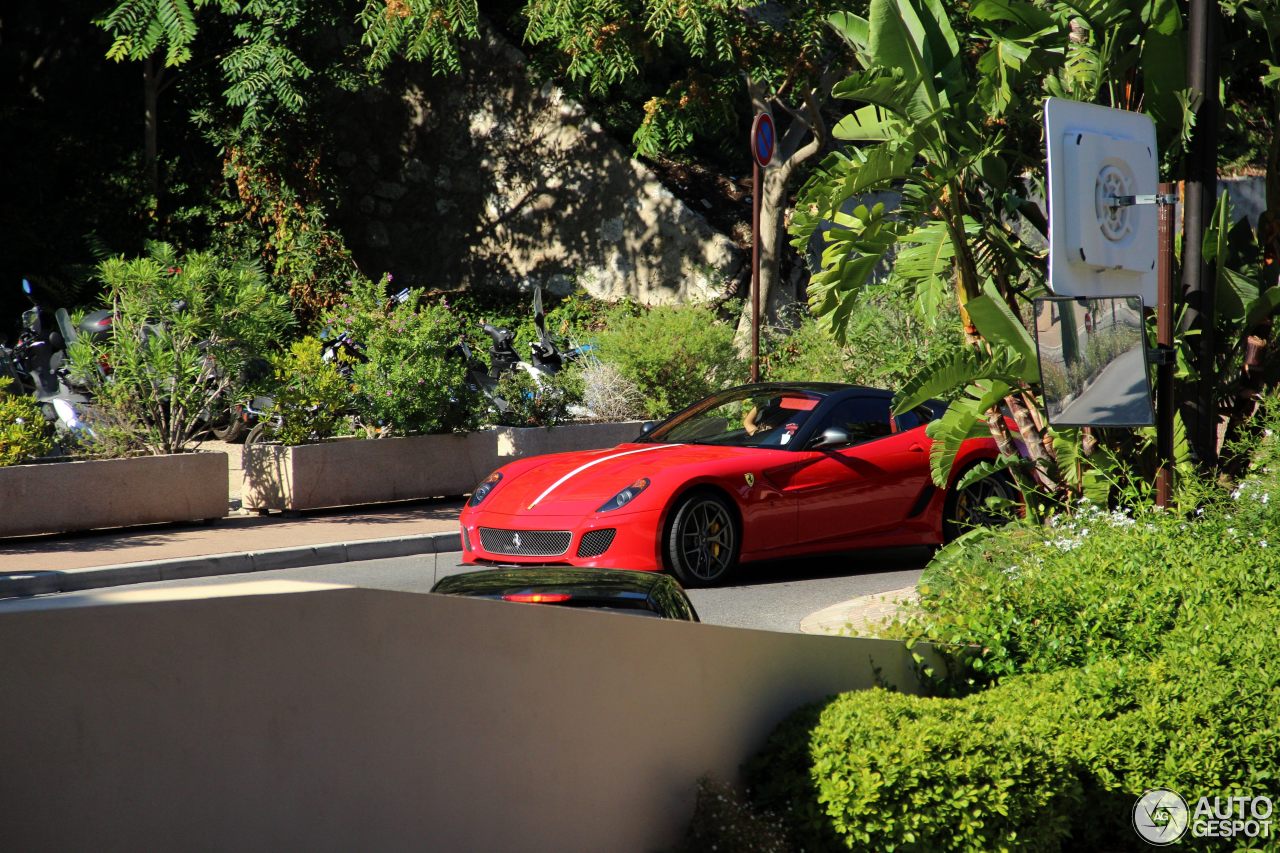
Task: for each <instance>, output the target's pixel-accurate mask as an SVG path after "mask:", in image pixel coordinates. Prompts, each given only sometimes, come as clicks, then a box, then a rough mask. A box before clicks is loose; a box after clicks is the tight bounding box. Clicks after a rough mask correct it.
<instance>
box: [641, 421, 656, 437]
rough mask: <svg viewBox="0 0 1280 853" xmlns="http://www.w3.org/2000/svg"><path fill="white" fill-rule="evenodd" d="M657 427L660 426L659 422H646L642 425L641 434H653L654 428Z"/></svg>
mask: <svg viewBox="0 0 1280 853" xmlns="http://www.w3.org/2000/svg"><path fill="white" fill-rule="evenodd" d="M657 425H658V422H657V421H645V422H644V423H643V424H641V425H640V434H641V435H648V434H649V433H651V432H653V428H654V427H656V426H657Z"/></svg>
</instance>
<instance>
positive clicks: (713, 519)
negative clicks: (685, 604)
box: [666, 492, 741, 587]
mask: <svg viewBox="0 0 1280 853" xmlns="http://www.w3.org/2000/svg"><path fill="white" fill-rule="evenodd" d="M739 539H740V537H739V533H738V522H737V519H736V515H735V514H734V512H733V508H732V507H730V506H729V502H728V501H726V500H725V499H724V498H722V497H720V496H719V495H717V494H714V493H712V492H695V493H694V494H691V495H688V496H687V497H685V498H683V499H682V500H681V501H680V504H679V505H678V506H677V507H676V511H675V514H674V516H673V517H672V521H671V529H670V530H669V531H668V532H667V543H666V546H667V547H666V552H667V562H668V563H669V565H670V566H671V572H672V574H674V575H675V576H676V578H677V579H678V580H679V581H680V583H682V584H684V585H685V586H687V587H697V586H711V585H712V584H716V583H720V582H721V581H723V580H724V578H725V577H726V576H727V575H728V574H729V573H730V572H731V571H732V570H733V567H734V566H735V565H736V564H737V562H738V549H739V547H740V545H741V542H740V541H739Z"/></svg>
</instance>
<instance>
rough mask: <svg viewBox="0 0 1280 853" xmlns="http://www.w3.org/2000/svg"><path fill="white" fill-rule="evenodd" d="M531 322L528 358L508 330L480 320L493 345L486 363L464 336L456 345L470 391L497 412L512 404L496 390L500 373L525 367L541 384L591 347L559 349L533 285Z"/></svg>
mask: <svg viewBox="0 0 1280 853" xmlns="http://www.w3.org/2000/svg"><path fill="white" fill-rule="evenodd" d="M533 324H534V326H535V327H536V328H537V330H538V340H536V341H532V342H530V344H529V350H530V357H529V361H522V360H521V359H520V355H519V354H518V353H517V352H516V349H515V343H514V342H515V335H514V334H513V333H512V332H511V331H509V330H507V329H500V328H495V327H493V326H491V325H489V324H488V323H483V324H481V329H482V330H483V331H484V333H485V334H486V335H488V336H489V339H490V340H491V341H493V345H492V346H491V347H490V348H489V364H488V366H487V367H486V366H485V364H484V362H483V361H481V360H480V359H478V358H476V357H475V355H474V354H473V353H472V351H471V348H470V347H469V346H468V345H467V342H466V341H465V340H463V341H460V342H459V343H458V346H457V350H456V351H457V352H459V353H460V354H461V355H462V357H463V358H464V359H465V360H466V363H467V384H468V386H469V387H470V388H471V390H472V391H478V392H480V393H482V394H484V396H485V397H486V398H487V399H488V400H489V403H490V404H491V405H492V406H493V407H494V408H495V409H497V410H498V411H499V412H506V411H508V410H509V409H510V408H511V405H510V403H509V401H507V400H504V399H502V397H501V396H500V395H499V394H498V382H499V380H501V379H502V377H503V376H505V375H507V374H510V373H515V372H516V371H524V372H525V373H527V374H529V376H530V377H531V378H532V379H533V381H534V383H535V384H536V385H537V386H538V387H541V386H542V385H543V384H544V383H545V382H546V380H547V377H550V376H554V375H555V374H557V373H559V372H560V371H561V370H563V369H564V368H565V367H566V366H567V365H569V364H571V363H573V362H575V361H577V360H578V359H579V358H581V357H583V356H584V355H586V354H587V353H588V352H590V347H585V346H573V347H571V348H569V349H561V348H560V347H559V346H557V345H556V342H555V339H554V338H552V337H551V334H550V333H549V332H547V315H546V312H545V311H544V310H543V308H542V288H541V287H539V286H537V285H535V286H534V289H533Z"/></svg>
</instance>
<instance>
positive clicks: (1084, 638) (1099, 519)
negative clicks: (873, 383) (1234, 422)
mask: <svg viewBox="0 0 1280 853" xmlns="http://www.w3.org/2000/svg"><path fill="white" fill-rule="evenodd" d="M1273 425H1274V424H1273ZM1265 435H1266V436H1267V437H1266V438H1265V439H1264V440H1263V442H1262V445H1261V446H1260V447H1259V448H1257V450H1256V453H1255V456H1254V466H1253V473H1252V474H1251V475H1250V476H1249V477H1248V478H1247V479H1246V480H1245V481H1243V482H1242V483H1240V484H1239V485H1238V486H1237V487H1236V488H1235V489H1234V490H1232V491H1231V493H1230V494H1229V495H1217V496H1211V495H1209V494H1207V493H1195V492H1192V491H1187V492H1184V495H1183V497H1184V498H1187V499H1189V503H1190V504H1191V505H1192V506H1195V505H1196V504H1197V503H1198V504H1199V508H1198V509H1197V510H1195V511H1194V512H1193V513H1191V514H1190V515H1189V516H1185V517H1184V516H1179V515H1175V514H1173V513H1156V512H1151V511H1147V512H1143V513H1141V514H1139V515H1137V516H1136V517H1131V516H1129V515H1127V514H1124V513H1120V512H1111V513H1108V512H1105V511H1103V510H1101V509H1100V508H1097V507H1094V506H1092V505H1089V504H1085V505H1084V506H1083V507H1081V508H1077V509H1076V511H1075V512H1074V514H1073V515H1072V516H1070V517H1066V518H1063V519H1060V520H1059V521H1058V522H1057V523H1056V524H1055V525H1053V526H1051V527H1048V528H1044V529H1036V528H1029V527H1014V528H1006V529H1004V530H1000V531H994V532H982V533H975V534H971V535H969V536H966V537H963V538H962V539H961V540H958V541H957V543H956V544H955V545H953V546H951V547H949V548H948V549H945V550H944V551H943V552H940V554H939V556H938V558H936V559H935V561H934V563H932V564H931V566H930V568H929V569H928V570H927V573H926V577H927V580H926V582H925V583H924V584H923V586H924V588H925V589H924V595H923V596H922V602H921V603H922V608H923V613H922V615H919V616H916V617H912V618H909V619H908V620H907V621H906V622H905V623H901V624H899V625H898V626H897V627H898V629H902V628H904V627H905V628H907V629H914V630H913V631H912V633H914V634H916V635H923V636H927V637H932V638H939V639H941V640H943V641H944V642H945V643H950V644H956V645H962V646H964V647H965V648H966V650H967V652H968V653H969V654H968V655H967V658H962V660H966V659H967V661H968V663H967V666H968V670H967V676H968V677H967V685H965V686H968V687H970V688H971V687H973V686H975V685H976V686H985V689H983V690H981V691H980V692H977V693H972V694H970V695H967V696H964V697H962V698H945V699H944V698H915V697H907V696H899V695H895V694H890V693H885V692H883V691H870V692H859V693H850V694H845V695H842V696H839V697H836V698H834V699H832V700H830V701H829V702H827V703H823V704H820V705H816V706H811V707H809V708H806V709H802V710H801V711H799V712H797V713H796V714H795V715H793V716H792V717H791V718H790V719H789V720H788V721H786V722H785V723H784V724H783V725H782V726H781V727H780V728H779V729H778V730H777V731H776V732H775V733H774V735H773V736H772V737H771V738H770V740H769V743H768V744H767V746H766V748H765V751H764V752H763V753H762V754H761V755H760V756H758V757H757V758H756V759H755V760H754V761H753V762H752V764H751V765H750V767H749V768H748V771H749V777H750V778H749V781H750V782H751V784H752V785H753V796H754V798H755V802H756V804H757V806H758V807H759V808H761V809H766V810H768V811H771V812H773V813H775V814H780V815H783V816H784V817H785V818H786V819H787V821H788V828H789V831H790V833H791V840H792V842H793V843H794V844H796V845H798V846H803V847H804V848H805V849H810V850H814V849H817V850H822V849H895V850H1021V849H1025V850H1055V849H1070V850H1086V849H1104V850H1114V849H1131V848H1138V847H1140V846H1141V841H1140V839H1139V836H1137V834H1136V833H1135V832H1134V830H1133V828H1132V824H1131V820H1132V811H1133V808H1134V805H1135V802H1136V800H1137V798H1138V797H1139V796H1140V795H1141V794H1142V793H1143V792H1144V791H1146V790H1149V789H1151V788H1157V787H1159V788H1168V789H1171V790H1173V791H1175V792H1177V793H1179V794H1180V795H1182V796H1183V797H1184V799H1185V800H1186V801H1187V803H1188V805H1189V806H1190V807H1191V809H1192V810H1193V814H1194V809H1195V807H1196V804H1197V802H1198V801H1199V800H1200V798H1201V797H1207V798H1209V799H1210V802H1212V801H1213V798H1215V797H1223V798H1225V797H1232V796H1244V795H1248V796H1250V797H1253V796H1260V795H1269V796H1271V797H1273V798H1274V797H1275V795H1276V793H1277V783H1278V782H1280V659H1277V656H1276V654H1275V641H1276V638H1277V637H1280V606H1278V605H1280V572H1277V571H1276V565H1277V560H1276V558H1275V557H1274V556H1273V549H1274V547H1275V543H1276V542H1277V541H1280V513H1277V510H1276V509H1275V504H1274V503H1273V501H1272V500H1271V495H1272V494H1273V493H1280V465H1277V461H1278V455H1280V454H1278V453H1277V448H1276V442H1275V440H1274V438H1272V437H1271V436H1270V433H1269V432H1268V433H1265ZM1190 499H1194V500H1190ZM996 676H998V678H996ZM949 686H950V687H952V688H954V687H955V686H956V685H954V684H952V685H949ZM1193 826H1194V824H1193ZM1236 842H1237V844H1258V845H1259V846H1260V848H1261V849H1272V850H1274V849H1278V848H1277V845H1278V844H1280V842H1278V841H1277V839H1276V838H1275V833H1274V831H1273V832H1272V835H1271V837H1268V838H1263V839H1248V838H1237V839H1236ZM1220 844H1221V842H1220V840H1218V839H1212V838H1199V837H1195V836H1194V832H1189V833H1188V834H1187V835H1185V836H1184V837H1183V840H1182V845H1183V846H1185V847H1190V848H1193V849H1206V848H1213V849H1217V847H1218V846H1220Z"/></svg>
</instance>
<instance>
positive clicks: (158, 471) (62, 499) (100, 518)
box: [0, 453, 228, 536]
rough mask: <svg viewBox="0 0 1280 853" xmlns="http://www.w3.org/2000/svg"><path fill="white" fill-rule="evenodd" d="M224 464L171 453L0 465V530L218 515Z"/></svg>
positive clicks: (222, 508)
mask: <svg viewBox="0 0 1280 853" xmlns="http://www.w3.org/2000/svg"><path fill="white" fill-rule="evenodd" d="M227 464H228V463H227V454H225V453H178V454H174V455H172V456H139V457H136V458H133V459H105V460H95V461H89V462H49V463H44V464H40V465H14V466H10V467H0V495H3V496H4V512H3V513H0V536H23V535H26V534H32V533H61V532H63V531H68V530H93V529H96V528H99V527H122V526H125V525H130V524H153V523H159V522H166V521H193V520H201V519H206V518H222V517H223V516H224V515H226V514H227V497H228V487H227Z"/></svg>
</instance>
